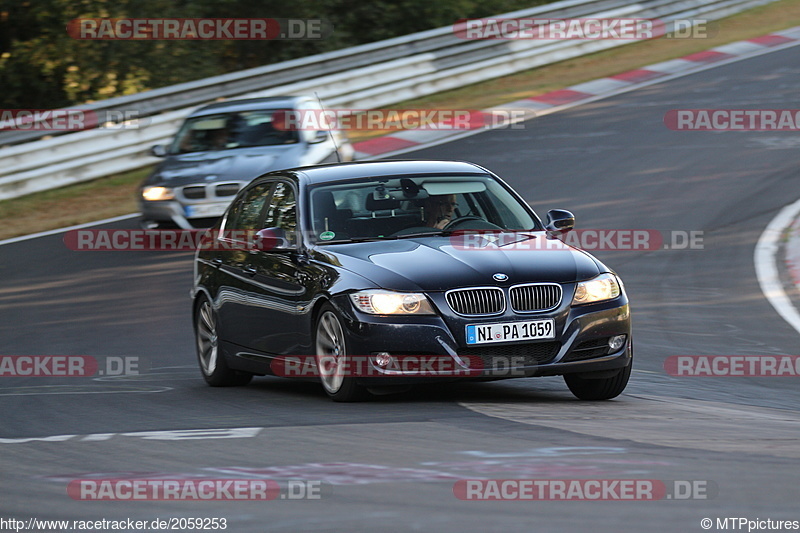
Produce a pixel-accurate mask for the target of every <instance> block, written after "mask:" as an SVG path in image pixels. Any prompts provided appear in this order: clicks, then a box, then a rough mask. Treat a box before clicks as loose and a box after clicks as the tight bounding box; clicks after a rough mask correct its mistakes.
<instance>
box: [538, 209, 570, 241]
mask: <svg viewBox="0 0 800 533" xmlns="http://www.w3.org/2000/svg"><path fill="white" fill-rule="evenodd" d="M574 227H575V215H573V214H572V213H571V212H569V211H566V210H564V209H551V210H550V211H548V212H547V225H545V229H546V230H547V232H548V233H549V234H551V235H557V234H559V233H566V232H568V231H570V230H572V229H573V228H574Z"/></svg>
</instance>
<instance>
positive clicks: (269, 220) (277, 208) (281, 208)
mask: <svg viewBox="0 0 800 533" xmlns="http://www.w3.org/2000/svg"><path fill="white" fill-rule="evenodd" d="M296 207H297V202H296V200H295V195H294V189H292V187H291V185H289V184H288V183H283V182H278V183H276V184H275V189H274V191H273V192H272V200H271V201H270V205H269V207H267V215H266V218H265V219H264V225H263V227H265V228H281V229H282V230H284V232H286V236H287V238H289V239H292V238H293V236H294V233H295V229H297V209H296Z"/></svg>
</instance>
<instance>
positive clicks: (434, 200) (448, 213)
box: [423, 194, 458, 229]
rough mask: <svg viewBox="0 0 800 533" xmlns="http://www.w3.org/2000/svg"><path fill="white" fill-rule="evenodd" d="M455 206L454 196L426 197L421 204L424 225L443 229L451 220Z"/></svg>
mask: <svg viewBox="0 0 800 533" xmlns="http://www.w3.org/2000/svg"><path fill="white" fill-rule="evenodd" d="M457 206H458V204H457V203H456V195H455V194H439V195H434V196H428V197H427V198H426V199H425V201H424V203H423V209H424V211H423V213H424V215H425V225H426V226H429V227H431V228H437V229H444V227H445V226H447V225H448V224H449V223H450V221H451V219H452V218H453V210H454V209H455V208H456V207H457Z"/></svg>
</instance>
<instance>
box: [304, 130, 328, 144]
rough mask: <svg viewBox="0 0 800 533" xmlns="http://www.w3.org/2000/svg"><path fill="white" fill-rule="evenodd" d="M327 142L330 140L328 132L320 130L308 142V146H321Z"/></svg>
mask: <svg viewBox="0 0 800 533" xmlns="http://www.w3.org/2000/svg"><path fill="white" fill-rule="evenodd" d="M327 140H328V132H327V131H325V130H319V131H317V132H316V133H315V135H314V137H313V138H311V140H309V141H308V144H319V143H321V142H324V141H327Z"/></svg>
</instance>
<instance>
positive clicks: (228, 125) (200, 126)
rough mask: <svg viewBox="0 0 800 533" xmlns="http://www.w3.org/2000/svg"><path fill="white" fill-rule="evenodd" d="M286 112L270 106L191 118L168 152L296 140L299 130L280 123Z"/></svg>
mask: <svg viewBox="0 0 800 533" xmlns="http://www.w3.org/2000/svg"><path fill="white" fill-rule="evenodd" d="M284 114H285V112H284V110H278V109H269V110H259V111H239V112H236V113H221V114H218V115H205V116H202V117H193V118H189V119H187V120H186V122H184V124H183V126H182V127H181V129H180V131H178V134H177V135H176V136H175V140H174V141H173V143H172V145H171V146H170V149H169V153H170V154H186V153H191V152H207V151H216V150H231V149H233V148H247V147H250V146H274V145H280V144H291V143H296V142H298V136H297V132H296V131H287V130H286V129H284V128H281V125H280V124H279V123H278V122H279V120H280V117H281V116H283V115H284ZM273 118H275V121H273Z"/></svg>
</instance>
